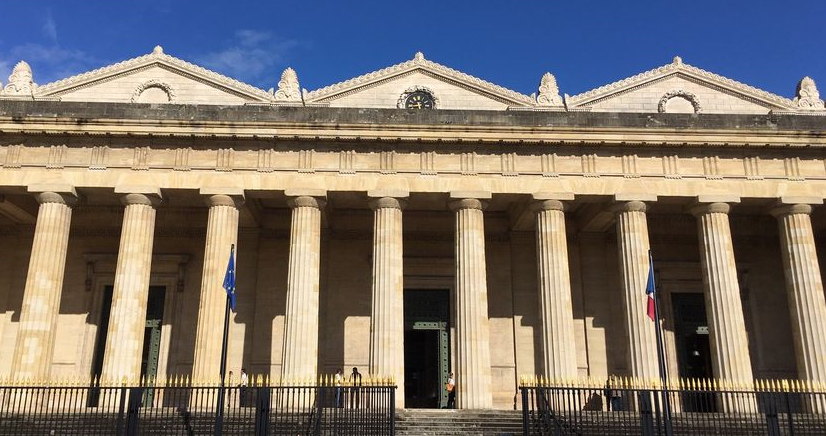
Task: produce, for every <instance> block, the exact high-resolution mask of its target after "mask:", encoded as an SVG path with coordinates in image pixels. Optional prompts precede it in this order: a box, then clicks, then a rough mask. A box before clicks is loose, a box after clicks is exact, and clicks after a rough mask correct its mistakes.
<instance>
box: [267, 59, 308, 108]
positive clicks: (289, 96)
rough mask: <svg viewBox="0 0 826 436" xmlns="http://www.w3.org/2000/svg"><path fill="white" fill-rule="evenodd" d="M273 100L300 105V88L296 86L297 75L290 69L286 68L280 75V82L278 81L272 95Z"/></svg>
mask: <svg viewBox="0 0 826 436" xmlns="http://www.w3.org/2000/svg"><path fill="white" fill-rule="evenodd" d="M273 100H275V101H278V102H285V103H301V86H300V85H299V84H298V74H296V73H295V70H293V69H292V68H289V67H287V69H286V70H284V72H283V73H281V80H279V81H278V89H277V90H276V91H275V93H274V94H273Z"/></svg>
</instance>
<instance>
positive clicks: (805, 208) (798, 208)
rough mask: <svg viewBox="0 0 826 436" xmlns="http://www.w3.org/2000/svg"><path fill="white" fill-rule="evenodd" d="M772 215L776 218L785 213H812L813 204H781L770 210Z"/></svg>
mask: <svg viewBox="0 0 826 436" xmlns="http://www.w3.org/2000/svg"><path fill="white" fill-rule="evenodd" d="M769 213H771V215H772V216H773V217H775V218H780V217H782V216H784V215H798V214H804V215H811V213H812V205H811V204H802V203H799V204H781V205H778V206H775V207H774V208H772V210H771V211H769Z"/></svg>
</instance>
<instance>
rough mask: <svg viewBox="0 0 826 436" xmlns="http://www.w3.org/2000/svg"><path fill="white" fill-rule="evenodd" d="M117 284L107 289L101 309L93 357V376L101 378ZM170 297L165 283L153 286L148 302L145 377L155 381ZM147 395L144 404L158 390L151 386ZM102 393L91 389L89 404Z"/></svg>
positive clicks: (144, 357)
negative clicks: (163, 326)
mask: <svg viewBox="0 0 826 436" xmlns="http://www.w3.org/2000/svg"><path fill="white" fill-rule="evenodd" d="M113 290H114V287H113V286H106V287H105V288H104V289H103V301H102V302H101V308H100V324H99V325H98V335H97V339H96V340H95V352H94V356H93V358H92V377H95V378H99V377H100V375H101V373H102V372H103V354H104V352H105V350H106V337H107V335H108V333H109V321H110V314H111V311H112V292H113ZM165 298H166V287H165V286H150V287H149V299H148V301H147V302H146V327H145V330H144V337H143V353H142V355H141V377H146V379H147V380H153V379H155V378H156V377H157V376H158V357H159V355H160V350H161V326H162V324H163V307H164V300H165ZM146 392H147V393H146V394H145V395H144V403H145V404H151V402H152V396H153V395H154V392H153V391H152V390H151V389H150V390H147V391H146ZM98 398H99V393H98V392H94V391H92V392H90V393H89V400H88V403H89V405H90V406H96V405H97V403H98Z"/></svg>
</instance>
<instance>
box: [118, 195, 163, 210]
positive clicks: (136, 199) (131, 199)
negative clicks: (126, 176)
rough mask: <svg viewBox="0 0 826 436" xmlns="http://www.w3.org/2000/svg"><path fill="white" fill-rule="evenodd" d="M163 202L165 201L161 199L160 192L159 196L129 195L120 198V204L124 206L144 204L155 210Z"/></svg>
mask: <svg viewBox="0 0 826 436" xmlns="http://www.w3.org/2000/svg"><path fill="white" fill-rule="evenodd" d="M161 201H163V198H162V197H161V194H160V192H158V193H157V194H148V193H129V194H125V195H123V196H122V197H121V198H120V202H121V204H123V205H124V206H129V205H131V204H142V205H145V206H151V207H153V208H154V207H158V205H160V204H161Z"/></svg>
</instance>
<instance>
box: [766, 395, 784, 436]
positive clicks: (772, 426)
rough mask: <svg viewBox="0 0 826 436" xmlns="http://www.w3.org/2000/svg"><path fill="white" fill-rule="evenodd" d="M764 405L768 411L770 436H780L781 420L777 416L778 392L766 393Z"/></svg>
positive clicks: (767, 420)
mask: <svg viewBox="0 0 826 436" xmlns="http://www.w3.org/2000/svg"><path fill="white" fill-rule="evenodd" d="M762 397H763V399H764V401H763V407H764V408H765V411H766V412H765V413H766V427H767V430H768V433H769V435H768V436H780V420H779V419H778V417H777V394H771V393H764V394H762Z"/></svg>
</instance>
